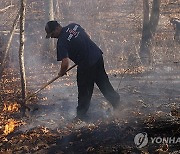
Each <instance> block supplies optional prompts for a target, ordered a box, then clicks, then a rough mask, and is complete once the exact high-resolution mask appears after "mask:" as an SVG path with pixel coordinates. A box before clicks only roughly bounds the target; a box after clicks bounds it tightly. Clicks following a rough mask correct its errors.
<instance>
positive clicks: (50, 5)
mask: <svg viewBox="0 0 180 154" xmlns="http://www.w3.org/2000/svg"><path fill="white" fill-rule="evenodd" d="M45 11H46V17H47V19H46V20H47V21H49V20H54V0H46V1H45ZM47 41H48V50H49V54H50V56H52V55H51V52H52V51H53V50H54V40H53V39H48V40H47Z"/></svg>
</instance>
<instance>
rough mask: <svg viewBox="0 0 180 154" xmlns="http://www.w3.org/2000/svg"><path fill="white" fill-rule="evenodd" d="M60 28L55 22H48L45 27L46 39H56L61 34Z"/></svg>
mask: <svg viewBox="0 0 180 154" xmlns="http://www.w3.org/2000/svg"><path fill="white" fill-rule="evenodd" d="M61 29H62V26H61V25H60V24H59V23H58V22H57V21H55V20H52V21H48V22H47V24H46V27H45V31H46V33H47V35H46V38H50V37H51V38H58V37H59V35H60V32H61Z"/></svg>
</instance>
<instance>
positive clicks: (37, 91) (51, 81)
mask: <svg viewBox="0 0 180 154" xmlns="http://www.w3.org/2000/svg"><path fill="white" fill-rule="evenodd" d="M75 66H76V64H75V65H73V66H71V67H70V68H68V69H67V70H66V72H65V73H67V72H68V71H70V70H71V69H73V68H74V67H75ZM59 77H60V76H59V75H58V76H56V77H55V78H53V79H52V80H50V81H49V82H48V83H46V84H45V85H43V86H42V87H41V88H40V89H38V90H36V91H35V92H34V93H33V94H31V95H29V96H28V97H26V99H25V101H28V100H29V99H30V98H31V97H33V96H35V95H36V94H37V93H39V92H40V91H41V90H43V89H44V88H46V87H47V86H48V85H50V84H51V83H53V82H54V81H55V80H57V79H58V78H59Z"/></svg>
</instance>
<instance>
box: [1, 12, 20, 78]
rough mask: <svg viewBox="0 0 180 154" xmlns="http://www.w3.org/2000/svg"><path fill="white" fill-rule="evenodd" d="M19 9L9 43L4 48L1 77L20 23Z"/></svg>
mask: <svg viewBox="0 0 180 154" xmlns="http://www.w3.org/2000/svg"><path fill="white" fill-rule="evenodd" d="M19 17H20V15H19V11H18V14H17V16H16V18H15V20H14V22H13V26H12V29H11V31H10V34H9V35H10V36H9V40H8V42H7V45H6V47H5V49H4V56H3V59H2V63H1V66H0V79H1V78H2V74H3V71H4V67H5V64H6V59H7V56H8V52H9V49H10V46H11V42H12V39H13V35H14V33H15V30H16V27H17V23H18V20H19Z"/></svg>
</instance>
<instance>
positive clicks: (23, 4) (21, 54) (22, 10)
mask: <svg viewBox="0 0 180 154" xmlns="http://www.w3.org/2000/svg"><path fill="white" fill-rule="evenodd" d="M25 8H26V1H25V0H21V8H20V46H19V65H20V75H21V88H22V99H23V100H25V98H26V75H25V66H24V42H25V39H24V33H25ZM22 103H23V104H22V105H25V102H22Z"/></svg>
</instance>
